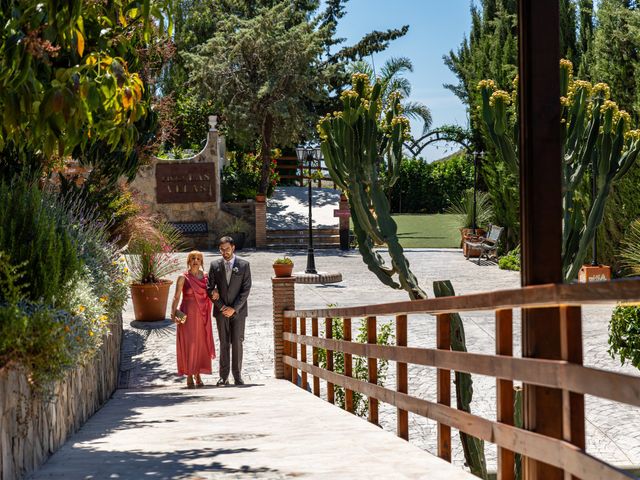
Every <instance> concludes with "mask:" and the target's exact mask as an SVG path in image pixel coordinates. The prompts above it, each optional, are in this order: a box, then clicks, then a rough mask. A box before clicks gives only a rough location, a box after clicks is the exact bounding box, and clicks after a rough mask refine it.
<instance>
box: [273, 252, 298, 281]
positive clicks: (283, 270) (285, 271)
mask: <svg viewBox="0 0 640 480" xmlns="http://www.w3.org/2000/svg"><path fill="white" fill-rule="evenodd" d="M273 272H274V273H275V275H276V277H278V278H280V277H290V276H291V272H293V260H291V259H290V258H289V257H283V258H276V259H275V260H274V261H273Z"/></svg>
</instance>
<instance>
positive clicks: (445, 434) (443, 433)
mask: <svg viewBox="0 0 640 480" xmlns="http://www.w3.org/2000/svg"><path fill="white" fill-rule="evenodd" d="M436 348H438V349H440V350H450V349H451V321H450V319H449V314H447V313H442V314H439V315H436ZM436 375H437V401H438V403H440V404H442V405H447V406H450V405H451V371H450V370H443V369H441V368H438V369H437V373H436ZM438 456H439V457H440V458H442V459H444V460H446V461H448V462H450V461H451V427H450V426H449V425H445V424H443V423H440V422H438Z"/></svg>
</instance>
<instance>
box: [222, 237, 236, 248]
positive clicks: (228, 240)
mask: <svg viewBox="0 0 640 480" xmlns="http://www.w3.org/2000/svg"><path fill="white" fill-rule="evenodd" d="M223 243H228V244H229V245H231V246H235V244H236V242H234V241H233V238H232V237H229V236H225V237H222V238H220V240H218V247H219V246H220V245H222V244H223Z"/></svg>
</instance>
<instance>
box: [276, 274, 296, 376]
mask: <svg viewBox="0 0 640 480" xmlns="http://www.w3.org/2000/svg"><path fill="white" fill-rule="evenodd" d="M295 282H296V279H295V277H285V278H277V277H273V278H272V279H271V288H272V292H273V361H274V373H275V377H276V378H291V367H289V366H288V365H285V364H284V362H283V361H282V356H283V354H284V355H289V352H290V350H289V342H285V341H284V340H283V338H282V334H283V332H284V330H285V327H286V326H287V324H289V322H288V320H291V319H285V318H284V311H285V310H295V308H296V299H295V292H296V290H295V287H296V283H295Z"/></svg>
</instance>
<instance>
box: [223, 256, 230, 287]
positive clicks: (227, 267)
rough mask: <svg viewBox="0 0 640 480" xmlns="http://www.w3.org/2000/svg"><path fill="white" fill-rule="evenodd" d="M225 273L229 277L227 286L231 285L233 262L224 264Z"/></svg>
mask: <svg viewBox="0 0 640 480" xmlns="http://www.w3.org/2000/svg"><path fill="white" fill-rule="evenodd" d="M224 270H225V271H224V273H225V275H226V277H227V285H229V283H231V262H224Z"/></svg>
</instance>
